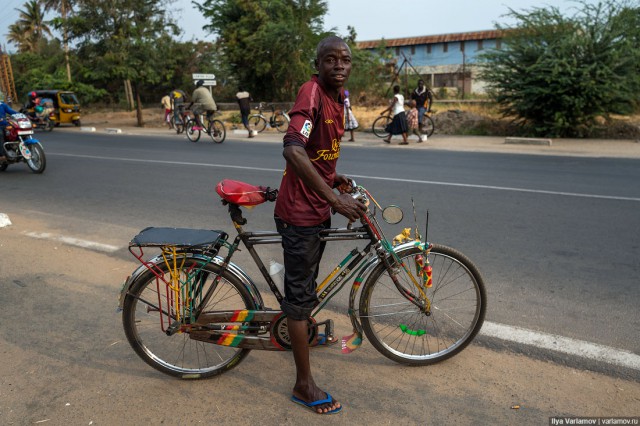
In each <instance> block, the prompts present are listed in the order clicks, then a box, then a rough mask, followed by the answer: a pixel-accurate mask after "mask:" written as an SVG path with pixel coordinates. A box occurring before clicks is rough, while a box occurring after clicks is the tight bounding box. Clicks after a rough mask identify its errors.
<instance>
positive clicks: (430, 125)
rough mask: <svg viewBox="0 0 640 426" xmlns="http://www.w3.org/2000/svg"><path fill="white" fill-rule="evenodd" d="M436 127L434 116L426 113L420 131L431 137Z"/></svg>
mask: <svg viewBox="0 0 640 426" xmlns="http://www.w3.org/2000/svg"><path fill="white" fill-rule="evenodd" d="M435 129H436V125H435V123H434V122H433V118H431V117H429V116H428V115H427V114H424V115H423V116H422V123H421V124H420V133H422V134H423V135H427V137H431V135H433V131H434V130H435Z"/></svg>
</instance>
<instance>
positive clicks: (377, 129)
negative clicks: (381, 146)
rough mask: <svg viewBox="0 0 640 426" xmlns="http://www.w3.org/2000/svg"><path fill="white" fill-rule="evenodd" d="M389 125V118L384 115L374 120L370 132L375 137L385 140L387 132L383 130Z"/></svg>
mask: <svg viewBox="0 0 640 426" xmlns="http://www.w3.org/2000/svg"><path fill="white" fill-rule="evenodd" d="M390 123H391V117H389V116H386V115H383V116H380V117H378V118H376V119H375V120H374V122H373V126H372V127H371V130H372V131H373V134H374V135H376V136H377V137H379V138H386V137H387V136H389V132H387V131H386V130H385V129H386V128H387V125H388V124H390Z"/></svg>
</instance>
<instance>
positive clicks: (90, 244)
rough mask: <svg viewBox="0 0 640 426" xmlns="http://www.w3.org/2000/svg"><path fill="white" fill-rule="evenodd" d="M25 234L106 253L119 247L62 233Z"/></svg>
mask: <svg viewBox="0 0 640 426" xmlns="http://www.w3.org/2000/svg"><path fill="white" fill-rule="evenodd" d="M24 234H25V235H27V236H28V237H32V238H37V239H40V240H51V241H59V242H61V243H65V244H68V245H71V246H76V247H81V248H86V249H91V250H97V251H103V252H106V253H113V252H115V251H117V250H119V249H120V247H116V246H112V245H109V244H102V243H96V242H95V241H88V240H81V239H79V238H72V237H65V236H63V235H54V234H50V233H48V232H25V233H24Z"/></svg>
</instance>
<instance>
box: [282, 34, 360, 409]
mask: <svg viewBox="0 0 640 426" xmlns="http://www.w3.org/2000/svg"><path fill="white" fill-rule="evenodd" d="M315 68H316V70H317V71H318V74H316V75H314V76H312V78H311V80H310V81H308V82H306V83H304V84H303V85H302V87H301V88H300V91H299V92H298V96H297V98H296V102H295V104H294V106H293V109H292V110H291V112H290V116H291V123H290V125H289V128H288V130H287V133H286V135H285V136H284V141H283V145H284V151H283V156H284V157H285V159H286V161H287V164H286V168H285V172H284V176H283V178H282V183H281V184H280V192H279V194H278V199H277V201H276V207H275V222H276V227H277V229H278V232H279V233H280V235H281V236H282V247H283V249H284V264H285V277H284V285H285V290H284V292H285V297H284V300H283V302H282V305H281V308H282V310H283V312H284V313H285V314H286V315H287V324H288V331H289V336H290V337H291V346H292V349H293V358H294V361H295V364H296V383H295V385H294V387H293V392H292V396H291V400H292V401H294V402H296V403H298V404H301V405H304V406H306V407H308V408H310V409H311V410H313V411H314V412H316V413H318V414H333V413H337V412H338V411H340V410H341V409H342V406H341V404H340V403H339V402H338V401H336V400H334V399H333V398H332V397H331V395H330V394H329V393H325V392H324V391H322V390H321V389H320V388H319V387H318V386H317V385H316V383H315V381H314V380H313V377H312V374H311V365H310V360H309V343H308V340H309V331H308V319H309V316H310V315H311V312H312V310H313V308H314V307H315V306H316V305H317V303H318V298H317V296H316V285H317V283H316V278H317V276H318V268H319V265H320V260H321V258H322V253H323V251H324V245H325V243H324V242H322V241H320V232H321V231H322V230H324V229H326V228H328V227H329V226H330V222H331V210H332V209H333V210H334V211H335V212H337V213H340V214H341V215H343V216H345V217H347V218H348V219H349V220H350V221H355V220H357V219H358V218H359V217H360V216H361V215H362V213H363V212H364V211H365V209H366V207H365V206H364V204H362V203H361V202H359V201H356V200H354V199H353V198H352V197H351V196H350V195H349V194H345V193H342V190H343V189H344V188H345V187H348V185H349V183H350V181H349V179H347V178H346V177H345V176H343V175H339V174H337V173H336V163H337V160H338V157H339V156H340V141H341V139H342V136H343V134H344V91H343V90H344V89H343V86H344V85H345V84H346V82H347V80H348V78H349V74H350V73H351V51H350V50H349V46H347V44H346V43H345V42H344V40H342V39H341V38H339V37H335V36H331V37H327V38H325V39H323V40H322V41H321V42H320V43H319V44H318V47H317V50H316V59H315ZM334 188H338V190H339V191H340V192H341V193H340V194H336V193H335V192H334V191H333V189H334ZM329 337H330V336H327V338H329Z"/></svg>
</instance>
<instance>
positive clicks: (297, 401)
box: [291, 392, 342, 414]
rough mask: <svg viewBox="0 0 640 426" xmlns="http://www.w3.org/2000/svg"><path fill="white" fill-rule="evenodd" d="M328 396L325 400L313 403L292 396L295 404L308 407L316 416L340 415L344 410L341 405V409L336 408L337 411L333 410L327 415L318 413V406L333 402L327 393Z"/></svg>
mask: <svg viewBox="0 0 640 426" xmlns="http://www.w3.org/2000/svg"><path fill="white" fill-rule="evenodd" d="M326 394H327V397H326V398H325V399H319V400H317V401H313V402H304V401H303V400H301V399H300V398H296V397H295V396H293V395H291V400H292V401H293V402H295V403H296V404H300V405H302V406H304V407H307V408H308V409H309V410H311V411H313V412H314V413H316V414H335V413H339V412H340V411H341V410H342V405H340V407H338V408H335V409H333V410H331V411H327V412H326V413H318V411H317V410H316V407H317V406H318V405H322V404H331V402H333V398H332V397H331V395H330V394H329V392H326Z"/></svg>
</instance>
